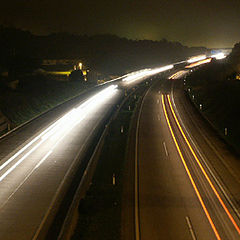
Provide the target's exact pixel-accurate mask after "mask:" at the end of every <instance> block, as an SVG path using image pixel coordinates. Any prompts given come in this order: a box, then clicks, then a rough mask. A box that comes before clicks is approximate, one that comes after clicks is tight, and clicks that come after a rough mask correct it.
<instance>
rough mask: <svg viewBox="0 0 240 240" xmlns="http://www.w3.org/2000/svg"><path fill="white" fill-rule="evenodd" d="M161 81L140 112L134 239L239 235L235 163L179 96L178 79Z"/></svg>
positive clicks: (217, 237) (236, 167) (136, 163)
mask: <svg viewBox="0 0 240 240" xmlns="http://www.w3.org/2000/svg"><path fill="white" fill-rule="evenodd" d="M167 81H169V82H168V83H167V84H166V83H164V84H163V82H161V81H159V82H158V83H157V84H154V85H153V86H152V87H151V88H150V90H149V91H148V93H147V94H146V96H145V98H144V100H143V105H142V109H141V111H140V118H139V126H138V129H137V131H138V133H137V136H138V138H137V143H136V152H137V154H136V156H135V161H136V162H135V167H136V169H135V173H136V176H137V177H136V181H135V204H134V207H135V215H134V222H135V238H136V239H142V240H145V239H152V240H155V239H184V240H187V239H189V240H193V239H204V240H208V239H209V240H210V239H211V240H212V239H224V240H230V239H240V230H239V226H240V222H239V206H238V204H237V200H238V199H239V191H238V190H239V189H240V185H239V176H240V175H239V169H240V166H239V161H238V159H237V158H236V157H235V156H233V154H231V152H229V151H227V148H226V146H225V148H221V147H220V148H219V147H218V146H219V144H222V145H224V143H223V142H222V141H220V140H219V138H218V137H217V136H216V134H215V133H214V132H213V131H211V130H210V128H209V126H205V125H204V121H203V120H202V119H201V117H200V116H199V115H198V113H197V111H194V108H193V107H192V106H191V104H189V103H188V105H187V100H183V99H184V97H185V96H184V94H183V91H182V89H181V83H177V82H176V83H174V85H173V86H175V87H172V84H171V82H172V81H170V80H167ZM176 81H178V80H176ZM179 81H180V80H179ZM178 84H180V85H178ZM195 118H196V119H197V120H195ZM195 121H196V123H195ZM223 149H224V150H223ZM226 166H227V167H226Z"/></svg>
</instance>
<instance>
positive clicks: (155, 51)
mask: <svg viewBox="0 0 240 240" xmlns="http://www.w3.org/2000/svg"><path fill="white" fill-rule="evenodd" d="M205 50H206V49H205V48H188V47H186V46H183V45H181V44H180V43H178V42H169V41H167V40H166V39H162V40H161V41H149V40H141V41H137V40H128V39H126V38H119V37H117V36H112V35H96V36H91V37H89V36H81V35H72V34H68V33H53V34H50V35H47V36H35V35H33V34H31V33H30V32H27V31H22V30H19V29H15V28H9V27H3V26H0V94H1V95H0V110H1V111H2V112H3V114H5V116H7V118H8V119H9V120H10V122H12V126H16V125H18V124H20V123H23V122H25V121H26V120H29V119H30V118H32V117H34V116H36V115H37V114H40V113H42V112H43V111H45V110H47V109H49V108H52V107H54V106H55V105H56V104H58V103H59V102H63V101H66V100H68V99H69V98H71V97H73V96H74V95H76V94H79V93H80V92H81V91H82V90H83V89H86V88H87V87H89V86H92V84H93V83H90V84H89V83H83V81H82V83H80V82H78V81H77V80H78V78H79V77H81V79H82V78H83V77H82V76H80V75H81V74H80V75H79V73H78V72H77V71H76V72H73V73H72V74H71V75H70V77H69V80H70V81H66V82H57V81H54V80H53V79H54V78H53V77H51V76H50V75H48V76H47V75H44V74H41V68H42V65H41V64H42V62H43V60H46V59H55V60H57V59H77V60H81V62H83V64H84V66H85V67H88V68H89V69H90V73H91V72H93V73H94V72H95V73H96V74H98V73H100V75H101V76H103V77H107V78H108V76H109V75H120V74H123V73H126V72H128V71H132V70H135V69H141V68H146V67H149V66H159V65H164V64H167V63H170V62H171V63H172V62H174V61H177V60H181V59H185V58H186V57H188V56H191V55H195V54H199V53H202V52H204V51H205ZM53 67H54V66H53ZM51 68H52V67H51ZM36 70H38V71H36ZM51 71H54V69H53V68H52V69H51ZM36 73H38V74H36ZM71 80H76V81H75V82H71ZM94 84H96V82H94Z"/></svg>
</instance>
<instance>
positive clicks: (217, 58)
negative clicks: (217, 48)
mask: <svg viewBox="0 0 240 240" xmlns="http://www.w3.org/2000/svg"><path fill="white" fill-rule="evenodd" d="M226 57H227V56H226V55H225V54H224V53H222V52H220V53H217V54H214V55H212V56H211V58H215V59H216V60H220V59H224V58H226Z"/></svg>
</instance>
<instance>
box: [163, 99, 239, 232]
mask: <svg viewBox="0 0 240 240" xmlns="http://www.w3.org/2000/svg"><path fill="white" fill-rule="evenodd" d="M167 98H168V102H169V105H170V109H171V112H172V114H173V116H174V119H175V121H176V123H177V125H178V128H179V130H180V132H181V134H182V136H183V138H184V140H185V142H186V143H187V145H188V147H189V149H190V151H191V153H192V155H193V156H194V159H195V160H196V162H197V164H198V166H199V167H200V169H201V171H202V173H203V174H204V176H205V178H206V179H207V181H208V183H209V185H210V186H211V188H212V190H213V192H214V194H215V195H216V197H217V199H218V201H219V202H220V204H221V205H222V207H223V209H224V211H225V212H226V214H227V215H228V217H229V219H230V221H231V222H232V224H233V225H234V227H235V229H236V230H237V232H238V234H239V235H240V229H239V227H238V225H237V223H236V222H235V220H234V219H233V217H232V215H231V213H230V212H229V210H228V209H227V207H226V205H225V204H224V202H223V200H222V199H221V197H220V195H219V194H218V192H217V190H216V188H215V187H214V185H213V183H212V182H211V180H210V178H209V177H208V175H207V173H206V171H205V170H204V168H203V166H202V164H201V162H200V160H199V159H198V157H197V155H196V153H195V152H194V150H193V148H192V146H191V145H190V143H189V141H188V139H187V137H186V135H185V133H184V131H183V129H182V127H181V125H180V123H179V121H178V119H177V116H176V113H175V111H174V109H173V107H172V103H171V100H170V96H169V95H168V96H167Z"/></svg>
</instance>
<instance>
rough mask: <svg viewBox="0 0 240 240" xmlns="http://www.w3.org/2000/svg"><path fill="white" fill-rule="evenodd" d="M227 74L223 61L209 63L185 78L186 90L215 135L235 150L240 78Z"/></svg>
mask: <svg viewBox="0 0 240 240" xmlns="http://www.w3.org/2000/svg"><path fill="white" fill-rule="evenodd" d="M228 74H229V73H228V66H227V63H224V62H220V63H211V64H209V65H208V66H204V67H202V68H200V69H199V70H196V71H195V72H193V73H192V74H191V75H189V76H188V77H187V79H186V90H187V92H188V94H189V96H190V98H191V99H192V101H193V102H194V104H195V105H196V106H197V107H198V108H199V109H200V104H202V110H201V111H202V113H203V115H204V116H206V117H207V119H208V120H209V121H210V122H211V123H212V125H214V127H215V128H216V129H217V131H218V132H219V134H220V135H221V136H222V137H223V138H225V139H226V140H227V141H228V142H229V143H230V144H231V145H232V146H233V147H234V148H235V149H236V150H237V151H239V149H240V127H239V117H240V108H239V106H240V94H239V93H240V81H239V80H235V79H232V78H230V77H229V75H228ZM189 89H190V91H189ZM193 96H194V97H193ZM225 128H227V136H225Z"/></svg>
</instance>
